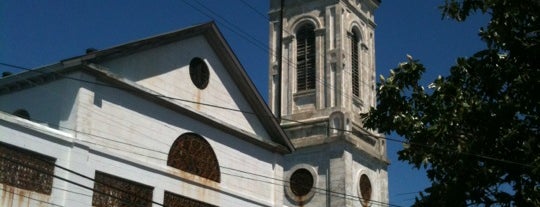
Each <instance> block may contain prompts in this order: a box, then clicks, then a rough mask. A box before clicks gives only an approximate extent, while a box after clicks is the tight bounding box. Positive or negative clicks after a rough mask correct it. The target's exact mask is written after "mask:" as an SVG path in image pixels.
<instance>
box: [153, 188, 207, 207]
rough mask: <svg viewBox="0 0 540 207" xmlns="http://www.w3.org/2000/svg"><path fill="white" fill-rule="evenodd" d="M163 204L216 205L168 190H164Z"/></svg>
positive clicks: (174, 206) (182, 206) (180, 206)
mask: <svg viewBox="0 0 540 207" xmlns="http://www.w3.org/2000/svg"><path fill="white" fill-rule="evenodd" d="M163 205H164V206H167V207H217V206H214V205H210V204H207V203H203V202H200V201H197V200H193V199H191V198H187V197H184V196H181V195H177V194H174V193H169V192H165V201H164V203H163Z"/></svg>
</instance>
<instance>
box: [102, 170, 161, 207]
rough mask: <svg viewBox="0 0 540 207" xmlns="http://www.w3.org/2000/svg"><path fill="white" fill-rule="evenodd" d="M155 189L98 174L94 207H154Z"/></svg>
mask: <svg viewBox="0 0 540 207" xmlns="http://www.w3.org/2000/svg"><path fill="white" fill-rule="evenodd" d="M153 190H154V188H152V187H150V186H145V185H142V184H139V183H135V182H133V181H130V180H126V179H123V178H119V177H116V176H112V175H109V174H105V173H102V172H96V176H95V179H94V196H93V197H92V206H95V207H130V206H141V207H148V206H152V191H153Z"/></svg>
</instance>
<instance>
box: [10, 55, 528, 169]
mask: <svg viewBox="0 0 540 207" xmlns="http://www.w3.org/2000/svg"><path fill="white" fill-rule="evenodd" d="M0 65H4V66H8V67H13V68H18V69H22V70H27V71H32V72H37V73H42V74H47V73H45V72H43V71H39V70H32V69H28V68H25V67H21V66H16V65H12V64H7V63H3V62H0ZM58 75H60V76H61V77H64V78H66V79H70V80H74V81H81V82H84V83H89V84H95V85H99V86H105V87H111V88H116V89H122V90H129V91H135V92H139V91H137V90H135V89H131V88H126V87H118V86H113V85H109V84H102V83H97V82H93V81H88V80H83V79H78V78H72V77H69V76H65V75H61V74H58ZM153 95H155V96H156V97H161V98H167V99H172V100H177V101H184V102H189V103H197V104H201V105H204V106H208V107H215V108H219V109H223V110H231V111H236V112H240V113H245V114H253V115H258V114H256V113H255V112H251V111H243V110H240V109H235V108H229V107H222V106H218V105H214V104H208V103H201V102H194V101H190V100H186V99H181V98H175V97H170V96H165V95H160V94H153ZM263 116H264V115H263ZM272 117H273V118H275V117H274V116H273V115H272ZM282 120H285V121H290V122H296V123H299V124H301V125H310V123H308V122H304V121H298V120H292V119H284V118H282ZM328 128H329V129H333V130H338V131H342V132H348V133H354V132H353V131H351V130H347V129H340V128H333V127H328ZM368 133H369V132H368ZM379 139H384V140H387V141H393V142H398V143H402V144H410V145H416V146H421V147H425V148H431V149H435V150H445V151H449V152H455V153H458V154H463V155H468V156H473V157H477V158H482V159H487V160H491V161H496V162H502V163H506V164H513V165H520V166H524V167H528V168H533V166H532V165H529V164H524V163H519V162H514V161H508V160H504V159H498V158H493V157H490V156H485V155H478V154H474V153H468V152H460V151H457V150H451V149H443V148H435V147H434V146H429V145H425V144H420V143H414V142H407V141H402V140H398V139H392V138H388V137H379Z"/></svg>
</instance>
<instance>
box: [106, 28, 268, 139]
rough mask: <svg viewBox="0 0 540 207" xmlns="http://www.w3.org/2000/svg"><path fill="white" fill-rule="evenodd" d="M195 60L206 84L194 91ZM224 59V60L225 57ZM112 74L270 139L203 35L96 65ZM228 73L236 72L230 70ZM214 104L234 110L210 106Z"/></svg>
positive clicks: (179, 103)
mask: <svg viewBox="0 0 540 207" xmlns="http://www.w3.org/2000/svg"><path fill="white" fill-rule="evenodd" d="M195 57H200V58H202V59H203V60H204V61H205V62H206V64H207V65H208V67H209V70H210V81H209V83H208V86H207V87H206V88H205V89H202V90H201V89H198V88H197V87H195V85H194V84H193V83H192V81H191V79H190V75H189V64H190V61H191V59H193V58H195ZM225 58H227V57H225ZM99 64H101V65H103V66H105V67H107V68H108V69H109V70H110V71H112V72H113V73H115V74H119V75H120V76H121V77H124V78H126V79H128V80H130V81H133V82H136V83H137V84H140V85H142V86H144V87H146V88H149V89H151V90H153V91H156V92H158V93H160V94H162V95H165V96H170V97H174V98H179V99H183V100H171V101H173V102H175V103H177V104H178V105H181V106H188V107H190V108H191V109H192V110H195V111H198V112H200V113H203V114H206V115H207V116H211V117H213V118H215V119H218V120H221V121H222V122H224V123H227V124H229V125H230V126H231V127H232V128H238V129H240V130H243V131H246V132H248V133H251V134H253V135H254V136H260V137H261V139H265V140H270V137H269V135H268V134H267V133H266V132H265V130H264V127H263V126H262V125H261V124H260V122H259V120H258V118H257V117H256V116H255V115H254V114H251V113H249V112H253V110H252V109H251V107H250V106H249V104H248V103H247V101H246V100H245V98H244V97H243V95H242V93H241V91H240V90H241V89H239V88H238V87H237V86H236V85H235V83H234V81H233V79H232V78H231V76H230V74H229V73H228V72H227V70H228V69H227V68H225V66H224V65H223V64H222V63H221V62H220V60H219V57H218V56H217V54H216V53H215V52H214V51H213V50H212V48H211V46H210V45H209V43H208V42H207V40H206V39H205V38H204V37H203V36H197V37H192V38H188V39H185V40H181V41H178V42H174V43H170V44H167V45H163V46H160V47H156V48H153V49H148V50H144V51H139V52H137V53H134V54H131V55H127V56H123V57H119V58H115V59H112V60H108V61H105V62H102V63H99ZM231 70H237V68H233V69H231ZM211 105H216V106H220V107H225V108H229V109H234V110H242V111H246V112H248V113H242V112H239V111H234V110H229V109H223V108H217V107H213V106H211Z"/></svg>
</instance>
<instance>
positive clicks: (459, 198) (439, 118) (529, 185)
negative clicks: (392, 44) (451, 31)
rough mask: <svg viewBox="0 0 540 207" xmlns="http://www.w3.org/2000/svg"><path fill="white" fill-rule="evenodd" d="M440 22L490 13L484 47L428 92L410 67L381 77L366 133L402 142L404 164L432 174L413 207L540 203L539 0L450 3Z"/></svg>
mask: <svg viewBox="0 0 540 207" xmlns="http://www.w3.org/2000/svg"><path fill="white" fill-rule="evenodd" d="M441 9H442V14H443V18H450V19H454V20H456V21H465V20H466V19H467V17H468V16H470V15H471V14H473V13H475V12H481V13H484V14H486V15H490V18H491V20H490V22H489V24H488V25H487V26H486V28H482V29H481V30H480V33H479V35H480V37H481V38H482V40H483V41H484V42H485V43H486V49H485V50H482V51H479V52H477V53H476V54H474V55H473V56H472V57H468V58H458V59H457V62H456V65H455V66H452V67H451V68H450V74H449V75H448V76H446V77H439V78H437V79H436V80H434V81H433V83H431V84H430V85H429V86H428V87H427V88H426V89H425V88H424V87H423V86H422V85H421V84H419V81H420V79H421V78H422V74H423V72H424V70H425V68H424V66H423V65H422V64H421V63H420V62H419V61H418V60H413V59H412V58H410V57H409V59H408V61H407V62H405V63H402V64H400V65H399V66H398V67H397V68H395V69H393V70H391V72H390V75H389V76H388V77H386V78H384V77H382V76H381V80H380V82H379V83H378V84H377V85H378V91H377V99H378V102H377V108H376V109H375V108H373V109H371V110H370V111H369V112H368V113H367V114H364V115H363V116H364V118H365V119H364V124H365V126H366V127H368V128H372V129H378V130H379V131H380V132H383V133H386V134H388V133H392V132H395V133H397V134H398V135H400V136H402V137H403V138H404V139H405V143H406V144H404V148H403V150H401V151H399V152H398V155H399V159H400V160H403V161H406V162H409V163H410V164H412V165H413V166H414V167H416V168H425V169H426V171H427V176H428V178H429V179H430V181H431V186H430V187H428V188H426V189H425V190H424V192H422V193H420V195H419V196H418V197H417V199H416V202H415V206H540V133H539V130H540V126H539V123H540V117H539V116H540V111H539V106H540V67H539V66H540V64H539V62H540V45H539V43H540V38H539V34H540V20H539V18H540V17H539V14H540V1H538V0H445V3H444V5H442V6H441Z"/></svg>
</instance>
